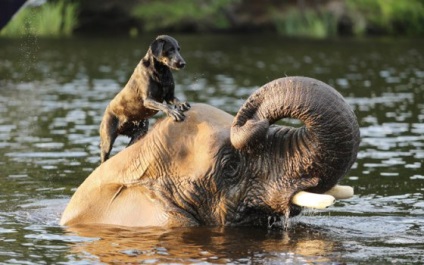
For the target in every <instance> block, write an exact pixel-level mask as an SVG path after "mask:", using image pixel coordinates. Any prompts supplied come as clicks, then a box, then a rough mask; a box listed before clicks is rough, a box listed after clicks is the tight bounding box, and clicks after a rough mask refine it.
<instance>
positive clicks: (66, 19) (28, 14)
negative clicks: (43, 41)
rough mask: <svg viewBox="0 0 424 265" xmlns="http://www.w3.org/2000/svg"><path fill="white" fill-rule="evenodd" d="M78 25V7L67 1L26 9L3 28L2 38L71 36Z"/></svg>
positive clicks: (0, 33) (61, 0)
mask: <svg viewBox="0 0 424 265" xmlns="http://www.w3.org/2000/svg"><path fill="white" fill-rule="evenodd" d="M76 24H77V5H76V4H75V3H73V2H70V1H67V0H59V1H55V2H48V3H46V4H44V5H41V6H39V7H25V8H23V9H22V10H21V11H19V12H18V14H17V15H16V16H15V17H14V18H13V19H12V20H11V21H10V22H9V23H8V24H7V25H6V27H5V28H3V29H2V30H1V32H0V36H7V37H17V36H22V35H35V36H49V37H59V36H69V35H71V34H72V31H73V30H74V28H75V27H76Z"/></svg>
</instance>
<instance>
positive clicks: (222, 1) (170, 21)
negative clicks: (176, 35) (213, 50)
mask: <svg viewBox="0 0 424 265" xmlns="http://www.w3.org/2000/svg"><path fill="white" fill-rule="evenodd" d="M236 2H239V0H215V1H214V0H209V1H207V0H206V1H196V0H175V1H172V2H170V1H164V0H155V1H154V0H151V1H144V2H143V4H139V5H138V6H137V7H136V8H135V9H134V11H133V15H134V16H135V17H137V18H139V19H140V20H141V21H142V22H143V27H144V30H147V31H157V30H159V29H172V30H184V29H187V28H190V27H192V28H193V27H194V29H195V30H196V31H201V30H210V29H225V28H228V27H229V26H230V24H229V22H228V20H227V18H226V17H225V15H224V12H223V8H225V7H227V6H229V5H231V4H233V3H236Z"/></svg>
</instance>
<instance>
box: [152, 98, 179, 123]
mask: <svg viewBox="0 0 424 265" xmlns="http://www.w3.org/2000/svg"><path fill="white" fill-rule="evenodd" d="M144 106H145V107H146V108H148V109H153V110H160V111H162V112H164V113H165V114H166V115H167V116H169V117H172V118H174V121H183V120H184V118H185V116H184V114H183V113H182V111H181V110H179V109H171V108H170V107H169V106H168V105H165V104H163V103H160V102H157V101H155V100H153V99H149V98H147V99H145V100H144Z"/></svg>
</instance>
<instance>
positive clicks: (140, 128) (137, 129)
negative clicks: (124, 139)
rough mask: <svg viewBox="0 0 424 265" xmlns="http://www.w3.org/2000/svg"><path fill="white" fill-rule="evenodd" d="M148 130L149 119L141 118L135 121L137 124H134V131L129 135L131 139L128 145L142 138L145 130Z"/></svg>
mask: <svg viewBox="0 0 424 265" xmlns="http://www.w3.org/2000/svg"><path fill="white" fill-rule="evenodd" d="M148 130H149V120H147V119H146V120H141V121H139V122H137V124H134V131H133V134H132V136H131V140H130V142H129V143H128V146H130V145H132V144H133V143H135V142H137V141H138V140H139V139H141V138H143V137H144V135H146V133H147V131H148Z"/></svg>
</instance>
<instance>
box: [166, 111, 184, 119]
mask: <svg viewBox="0 0 424 265" xmlns="http://www.w3.org/2000/svg"><path fill="white" fill-rule="evenodd" d="M168 116H170V117H172V118H174V121H183V120H184V119H185V115H184V114H183V113H182V112H181V111H180V110H178V109H177V110H171V111H170V112H169V114H168Z"/></svg>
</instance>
